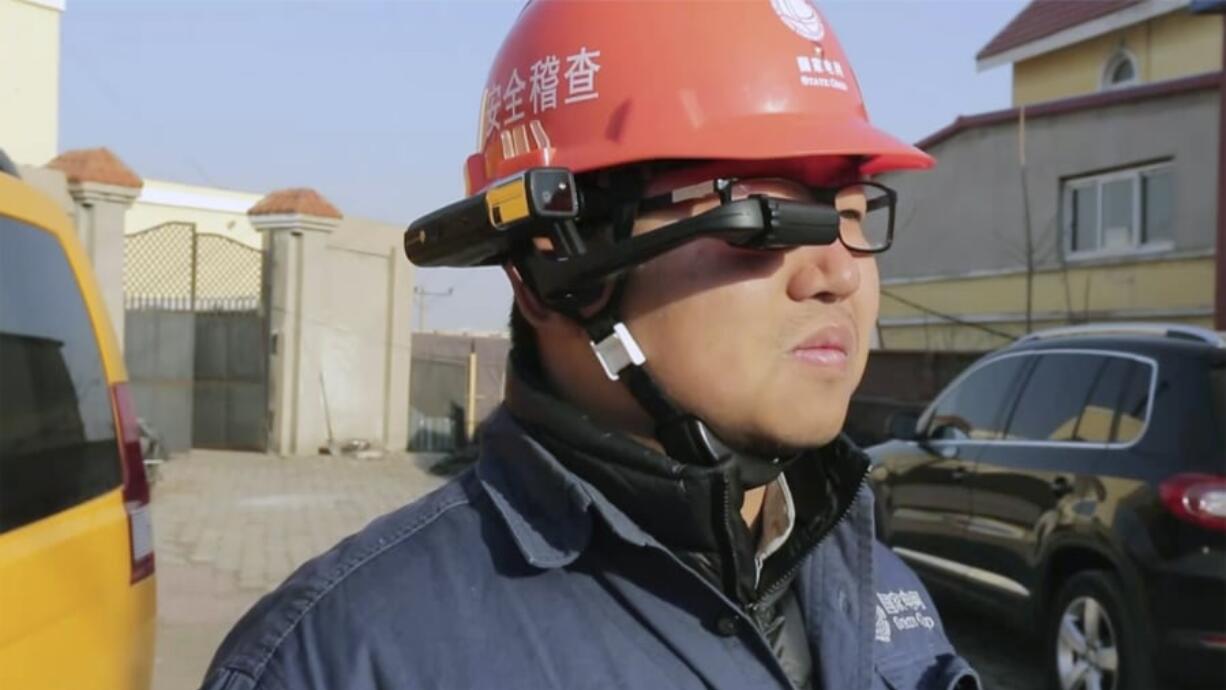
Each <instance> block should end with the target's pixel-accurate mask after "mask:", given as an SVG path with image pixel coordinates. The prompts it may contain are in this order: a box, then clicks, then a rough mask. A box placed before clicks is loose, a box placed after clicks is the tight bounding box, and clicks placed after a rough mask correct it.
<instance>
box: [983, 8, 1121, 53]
mask: <svg viewBox="0 0 1226 690" xmlns="http://www.w3.org/2000/svg"><path fill="white" fill-rule="evenodd" d="M1139 2H1141V0H1032V1H1031V3H1030V4H1029V5H1026V7H1025V8H1024V9H1023V10H1022V11H1021V12H1019V13H1018V15H1017V16H1016V17H1014V18H1013V21H1011V22H1009V23H1008V24H1007V25H1006V26H1005V28H1003V29H1001V30H1000V33H998V34H996V37H995V38H993V39H992V40H991V41H989V42H988V44H987V45H986V46H984V47H983V49H982V50H980V51H979V54H978V55H976V56H975V58H976V59H979V60H982V59H984V58H989V57H992V56H993V55H999V54H1001V53H1003V52H1005V51H1006V50H1009V49H1011V48H1016V47H1018V46H1020V45H1025V44H1027V43H1030V42H1031V41H1037V40H1038V39H1040V38H1044V37H1046V36H1050V35H1052V34H1054V33H1056V32H1058V31H1063V30H1064V29H1068V28H1070V27H1074V26H1077V25H1078V24H1084V23H1086V22H1088V21H1090V20H1091V19H1097V18H1098V17H1101V16H1103V15H1107V14H1111V13H1112V12H1118V11H1119V10H1122V9H1124V8H1125V7H1129V6H1131V5H1135V4H1137V3H1139Z"/></svg>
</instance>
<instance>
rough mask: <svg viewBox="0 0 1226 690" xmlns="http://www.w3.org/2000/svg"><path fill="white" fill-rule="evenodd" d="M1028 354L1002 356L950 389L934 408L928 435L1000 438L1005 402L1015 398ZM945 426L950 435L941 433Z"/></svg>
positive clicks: (984, 438)
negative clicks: (1014, 390)
mask: <svg viewBox="0 0 1226 690" xmlns="http://www.w3.org/2000/svg"><path fill="white" fill-rule="evenodd" d="M1026 361H1027V360H1026V358H1025V357H1002V358H1000V359H998V360H996V361H993V362H989V363H987V364H984V365H983V366H981V367H979V368H978V369H975V370H974V371H972V372H971V373H970V374H968V375H967V376H966V378H964V379H962V380H961V381H959V382H958V383H956V384H955V385H954V387H953V388H951V389H949V390H948V391H946V393H945V394H944V395H943V396H941V398H940V400H939V401H938V402H937V404H936V407H935V408H933V410H932V413H931V417H930V419H929V422H928V425H927V427H926V433H925V435H926V436H929V437H931V436H933V434H938V440H939V439H940V438H942V437H943V438H962V439H970V440H974V441H983V440H989V439H994V438H998V437H1000V431H1001V428H1002V425H1001V419H1002V417H1003V414H1002V412H1003V408H1004V404H1003V403H1004V402H1005V401H1006V400H1011V399H1012V397H1013V396H1012V391H1013V389H1014V385H1013V382H1015V381H1016V380H1017V378H1018V374H1019V373H1020V372H1021V371H1022V368H1023V367H1024V366H1025V364H1026ZM942 427H944V429H945V430H947V433H950V434H951V435H950V436H946V435H945V434H939V433H938V432H940V431H941V430H942Z"/></svg>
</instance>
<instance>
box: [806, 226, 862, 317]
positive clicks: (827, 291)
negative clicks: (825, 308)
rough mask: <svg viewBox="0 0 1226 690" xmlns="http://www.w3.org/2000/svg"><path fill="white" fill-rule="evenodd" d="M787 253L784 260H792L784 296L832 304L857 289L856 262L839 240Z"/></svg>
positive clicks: (858, 266)
mask: <svg viewBox="0 0 1226 690" xmlns="http://www.w3.org/2000/svg"><path fill="white" fill-rule="evenodd" d="M790 254H791V256H789V257H788V259H789V260H790V261H793V262H795V264H794V265H793V268H792V271H793V273H792V278H791V280H790V281H789V282H788V296H789V297H791V298H792V299H794V300H796V301H802V300H807V299H818V300H821V301H822V302H826V303H833V302H839V301H842V300H844V299H847V298H848V297H850V296H851V295H853V294H855V292H856V290H859V289H860V262H859V261H858V260H857V258H856V255H855V254H853V253H852V252H851V251H850V250H848V249H847V247H845V246H843V243H842V242H839V241H837V240H836V241H835V242H834V243H833V244H828V245H823V246H819V247H799V248H797V249H796V250H794V251H792V252H790Z"/></svg>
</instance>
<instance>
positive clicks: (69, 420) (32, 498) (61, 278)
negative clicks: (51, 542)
mask: <svg viewBox="0 0 1226 690" xmlns="http://www.w3.org/2000/svg"><path fill="white" fill-rule="evenodd" d="M122 480H123V475H122V469H121V465H120V459H119V447H118V445H117V442H116V436H115V420H114V415H113V412H112V408H111V393H110V389H109V387H108V386H107V381H106V377H105V375H104V374H103V371H102V360H101V357H100V355H99V353H98V343H97V341H96V340H95V337H94V330H93V327H92V323H91V321H90V318H89V314H88V312H87V311H86V310H85V303H84V301H83V299H82V297H81V292H80V288H79V287H78V285H77V280H76V277H75V276H74V275H73V272H72V268H71V267H70V266H69V264H68V259H67V257H66V256H65V255H64V252H63V250H62V249H61V248H60V245H59V242H58V241H57V240H56V239H55V237H54V236H52V235H50V234H49V233H46V232H43V231H42V230H39V229H37V228H34V227H31V226H29V225H26V224H24V223H20V222H18V221H15V220H13V219H11V218H5V217H3V216H0V533H2V532H6V531H8V530H11V529H14V528H17V527H20V526H22V525H26V524H29V523H31V522H34V521H35V520H39V519H41V518H43V517H46V516H48V515H52V514H54V513H57V512H60V511H62V510H64V509H66V508H70V507H72V506H74V505H76V504H78V503H81V502H82V501H85V500H88V499H90V498H93V497H95V496H98V495H101V494H103V493H106V492H107V491H109V490H111V489H114V488H115V487H118V486H119V485H120V484H121V483H122Z"/></svg>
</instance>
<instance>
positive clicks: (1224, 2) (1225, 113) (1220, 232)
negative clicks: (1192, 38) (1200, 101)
mask: <svg viewBox="0 0 1226 690" xmlns="http://www.w3.org/2000/svg"><path fill="white" fill-rule="evenodd" d="M1189 9H1191V10H1192V12H1195V13H1197V14H1220V15H1222V67H1221V69H1222V71H1221V72H1219V73H1218V76H1219V79H1218V113H1217V122H1218V146H1217V243H1216V248H1215V250H1214V252H1213V257H1214V258H1213V264H1214V271H1213V275H1214V281H1213V282H1214V285H1215V289H1214V292H1215V296H1214V301H1213V327H1214V328H1215V329H1217V330H1219V331H1226V256H1223V252H1226V193H1224V192H1223V191H1222V190H1223V189H1226V0H1192V4H1191V6H1190V8H1189Z"/></svg>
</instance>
